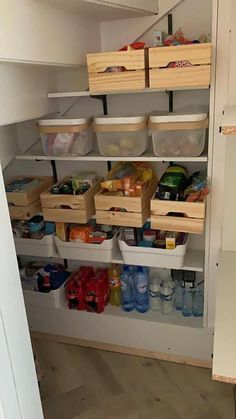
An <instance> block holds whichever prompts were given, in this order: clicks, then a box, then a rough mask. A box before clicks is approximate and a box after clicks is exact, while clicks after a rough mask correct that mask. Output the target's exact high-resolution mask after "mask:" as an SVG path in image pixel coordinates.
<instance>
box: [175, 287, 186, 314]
mask: <svg viewBox="0 0 236 419" xmlns="http://www.w3.org/2000/svg"><path fill="white" fill-rule="evenodd" d="M183 291H184V288H183V286H182V285H181V283H180V282H179V281H177V282H176V287H175V308H176V310H178V311H182V308H183Z"/></svg>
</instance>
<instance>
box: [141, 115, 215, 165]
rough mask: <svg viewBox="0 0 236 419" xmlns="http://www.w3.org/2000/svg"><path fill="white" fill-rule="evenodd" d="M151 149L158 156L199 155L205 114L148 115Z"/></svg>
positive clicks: (202, 145) (202, 140) (206, 120)
mask: <svg viewBox="0 0 236 419" xmlns="http://www.w3.org/2000/svg"><path fill="white" fill-rule="evenodd" d="M149 127H150V133H151V134H152V141H153V149H154V153H155V155H156V156H159V157H195V156H200V155H201V154H202V152H203V150H204V147H205V139H206V128H207V127H208V118H207V114H188V115H186V114H174V113H173V114H168V115H161V116H160V115H151V116H150V117H149Z"/></svg>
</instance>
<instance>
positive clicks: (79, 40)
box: [0, 0, 100, 65]
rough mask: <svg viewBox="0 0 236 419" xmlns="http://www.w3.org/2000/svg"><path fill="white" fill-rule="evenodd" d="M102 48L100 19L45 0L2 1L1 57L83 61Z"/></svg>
mask: <svg viewBox="0 0 236 419" xmlns="http://www.w3.org/2000/svg"><path fill="white" fill-rule="evenodd" d="M13 28H14V30H13ZM16 34H18V35H16ZM45 46H46V47H45ZM99 50H100V26H99V23H98V22H95V21H93V20H91V19H87V18H84V17H81V16H79V15H78V14H75V13H72V12H71V13H70V12H68V11H64V10H61V9H60V8H56V7H53V6H51V5H49V4H47V2H42V1H41V0H20V1H19V0H2V1H1V14H0V60H1V61H4V60H5V61H20V62H22V61H23V62H24V61H25V62H35V63H44V64H45V63H46V64H47V63H51V64H57V65H58V64H65V65H82V64H85V54H86V52H88V51H90V52H96V51H99Z"/></svg>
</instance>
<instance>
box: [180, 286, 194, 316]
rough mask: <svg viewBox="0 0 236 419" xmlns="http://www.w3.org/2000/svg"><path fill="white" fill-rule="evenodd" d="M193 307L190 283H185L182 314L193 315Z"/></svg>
mask: <svg viewBox="0 0 236 419" xmlns="http://www.w3.org/2000/svg"><path fill="white" fill-rule="evenodd" d="M192 307H193V293H192V290H191V288H190V284H188V283H185V288H184V291H183V307H182V314H183V316H185V317H190V316H192V314H193V312H192Z"/></svg>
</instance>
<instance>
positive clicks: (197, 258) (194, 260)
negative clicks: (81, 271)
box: [112, 249, 204, 272]
mask: <svg viewBox="0 0 236 419" xmlns="http://www.w3.org/2000/svg"><path fill="white" fill-rule="evenodd" d="M112 263H118V264H123V263H124V261H123V258H122V255H121V252H120V250H118V251H117V253H116V255H115V256H114V258H113V260H112ZM157 268H158V266H157ZM166 268H168V266H166ZM183 270H184V271H194V272H203V270H204V251H203V250H195V249H188V250H187V253H186V256H185V260H184V266H183Z"/></svg>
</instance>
